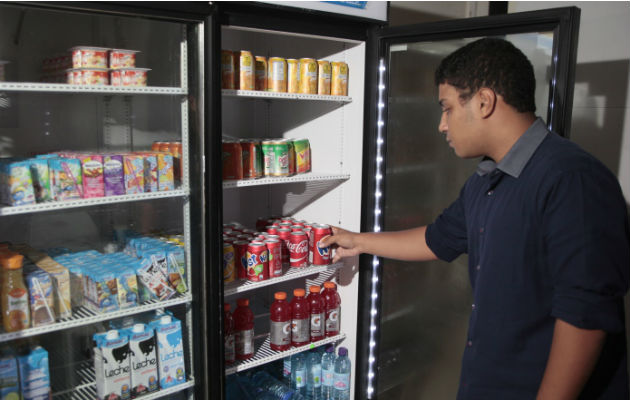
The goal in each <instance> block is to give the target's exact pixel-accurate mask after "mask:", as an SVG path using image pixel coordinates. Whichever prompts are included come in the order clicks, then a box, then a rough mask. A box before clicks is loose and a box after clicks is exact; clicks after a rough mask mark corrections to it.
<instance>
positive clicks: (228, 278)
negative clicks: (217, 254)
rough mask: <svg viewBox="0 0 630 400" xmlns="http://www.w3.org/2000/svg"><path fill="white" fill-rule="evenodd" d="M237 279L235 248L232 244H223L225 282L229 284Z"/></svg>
mask: <svg viewBox="0 0 630 400" xmlns="http://www.w3.org/2000/svg"><path fill="white" fill-rule="evenodd" d="M235 279H236V268H235V264H234V246H232V244H231V243H223V282H225V283H228V282H232V281H234V280H235Z"/></svg>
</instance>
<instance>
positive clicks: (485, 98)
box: [477, 87, 497, 118]
mask: <svg viewBox="0 0 630 400" xmlns="http://www.w3.org/2000/svg"><path fill="white" fill-rule="evenodd" d="M477 95H478V96H479V112H480V113H481V117H482V118H488V117H490V116H491V115H492V113H493V112H494V109H495V108H496V106H497V94H496V93H495V92H494V90H492V89H489V88H485V87H484V88H481V89H479V91H478V92H477Z"/></svg>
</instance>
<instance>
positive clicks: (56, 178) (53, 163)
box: [48, 158, 83, 201]
mask: <svg viewBox="0 0 630 400" xmlns="http://www.w3.org/2000/svg"><path fill="white" fill-rule="evenodd" d="M48 167H49V169H50V174H51V176H52V192H53V198H54V199H55V200H57V201H64V200H77V199H80V198H81V197H83V180H82V174H81V161H80V160H78V159H73V158H51V159H49V160H48Z"/></svg>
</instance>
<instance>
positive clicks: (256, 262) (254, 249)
mask: <svg viewBox="0 0 630 400" xmlns="http://www.w3.org/2000/svg"><path fill="white" fill-rule="evenodd" d="M247 279H248V280H250V281H252V282H260V281H264V280H267V279H269V252H268V251H267V246H266V245H265V244H264V243H262V242H259V243H256V242H252V243H250V244H249V245H247Z"/></svg>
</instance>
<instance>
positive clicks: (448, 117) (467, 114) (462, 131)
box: [438, 83, 483, 158]
mask: <svg viewBox="0 0 630 400" xmlns="http://www.w3.org/2000/svg"><path fill="white" fill-rule="evenodd" d="M438 89H439V101H440V107H441V108H442V117H441V118H440V125H439V126H438V129H439V130H440V132H441V133H443V134H445V135H446V141H447V142H448V144H449V146H451V147H452V148H453V150H455V154H457V156H458V157H461V158H472V157H479V156H481V155H483V151H482V150H481V147H482V142H481V141H480V136H479V133H478V124H477V123H476V120H477V119H476V118H475V115H474V112H473V106H472V105H473V104H474V103H475V96H473V98H471V99H470V100H468V101H467V102H465V103H462V101H461V99H460V98H459V93H458V92H457V89H455V87H453V86H451V85H449V84H448V83H443V84H440V86H439V87H438Z"/></svg>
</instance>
